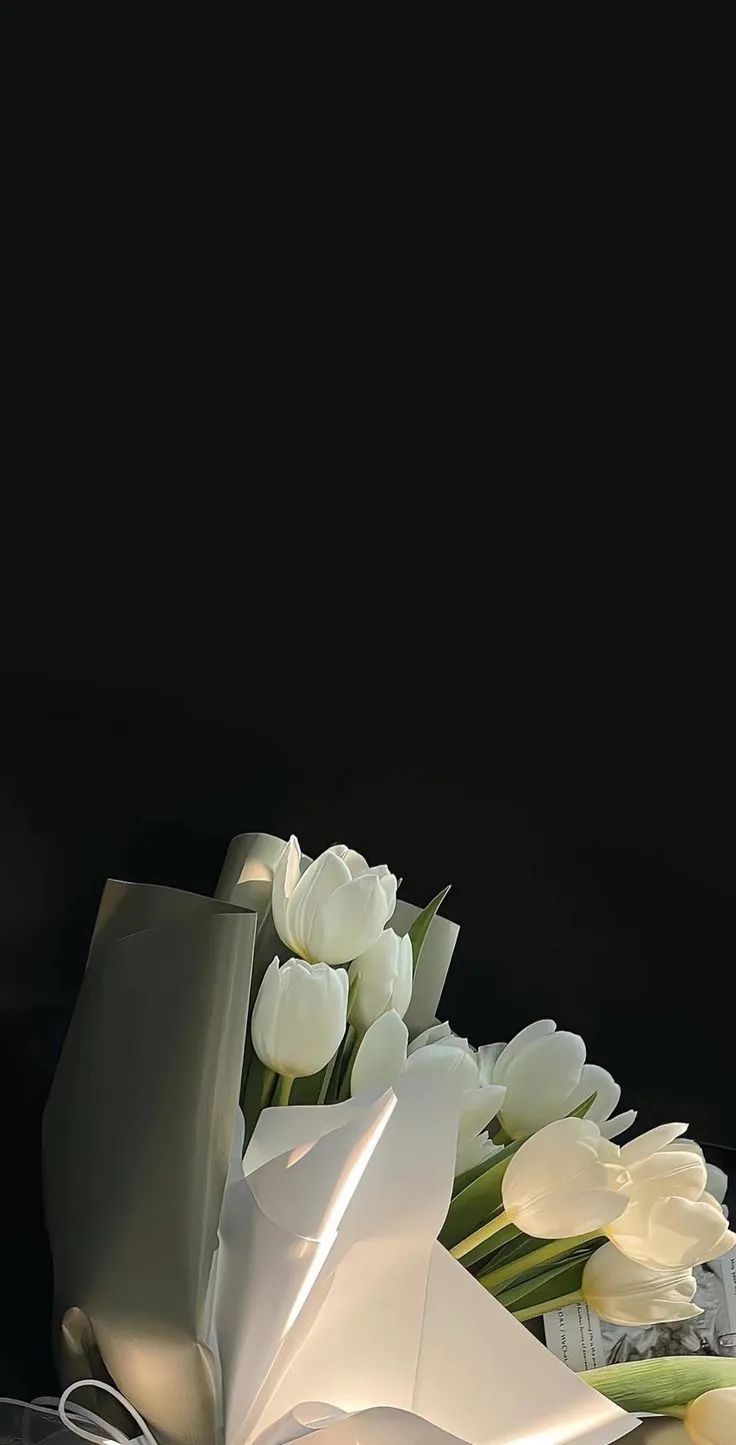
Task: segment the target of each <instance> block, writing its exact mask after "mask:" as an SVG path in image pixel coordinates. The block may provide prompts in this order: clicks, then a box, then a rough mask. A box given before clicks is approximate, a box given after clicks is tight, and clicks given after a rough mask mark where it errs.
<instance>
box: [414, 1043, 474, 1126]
mask: <svg viewBox="0 0 736 1445" xmlns="http://www.w3.org/2000/svg"><path fill="white" fill-rule="evenodd" d="M464 1042H465V1040H458V1043H459V1044H462V1043H464ZM406 1069H407V1073H412V1074H416V1073H421V1072H424V1073H428V1074H452V1075H453V1076H454V1077H455V1078H457V1079H459V1081H460V1083H461V1086H462V1088H463V1091H464V1092H466V1093H467V1092H468V1090H470V1089H477V1088H478V1077H479V1075H478V1065H477V1063H476V1062H475V1056H474V1055H473V1054H472V1053H471V1052H470V1050H469V1049H467V1048H462V1047H457V1048H456V1047H453V1045H452V1044H449V1043H447V1042H440V1043H438V1044H427V1046H426V1048H423V1049H417V1050H416V1052H415V1053H413V1054H410V1055H409V1057H408V1059H407V1061H406ZM489 1118H490V1115H489ZM485 1123H486V1124H487V1123H488V1119H486V1120H485Z"/></svg>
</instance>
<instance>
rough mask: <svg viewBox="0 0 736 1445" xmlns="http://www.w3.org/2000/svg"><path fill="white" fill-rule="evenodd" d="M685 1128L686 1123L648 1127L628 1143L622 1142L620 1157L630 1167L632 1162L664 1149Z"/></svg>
mask: <svg viewBox="0 0 736 1445" xmlns="http://www.w3.org/2000/svg"><path fill="white" fill-rule="evenodd" d="M686 1129H687V1124H658V1125H657V1128H656V1129H648V1130H647V1132H646V1134H640V1135H639V1136H638V1138H636V1139H632V1140H631V1141H630V1143H628V1144H622V1146H621V1158H622V1159H623V1162H624V1164H625V1165H626V1168H627V1169H630V1168H631V1165H632V1164H639V1163H640V1162H641V1160H642V1159H647V1158H648V1157H649V1155H650V1154H656V1153H658V1151H659V1150H660V1149H666V1147H667V1145H668V1144H671V1143H672V1142H673V1140H674V1139H679V1137H680V1135H681V1134H684V1133H685V1130H686Z"/></svg>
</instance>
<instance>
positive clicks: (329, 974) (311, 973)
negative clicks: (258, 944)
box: [251, 958, 348, 1079]
mask: <svg viewBox="0 0 736 1445" xmlns="http://www.w3.org/2000/svg"><path fill="white" fill-rule="evenodd" d="M347 1006H348V976H347V973H346V971H345V969H344V968H329V967H328V965H327V964H325V963H315V964H311V963H304V962H303V961H302V960H301V959H300V958H290V959H289V961H288V963H283V964H279V961H278V959H277V958H274V960H273V962H272V963H270V964H269V966H268V968H267V970H266V974H265V976H264V979H263V983H262V984H261V987H260V989H259V990H258V997H257V999H256V1002H255V1006H254V1009H253V1017H252V1020H251V1033H252V1036H253V1047H254V1049H255V1051H256V1053H257V1055H258V1057H259V1059H260V1060H261V1063H263V1064H265V1065H266V1067H267V1068H269V1069H273V1070H274V1071H275V1073H277V1074H282V1075H284V1076H285V1077H286V1078H288V1079H301V1078H305V1077H306V1076H308V1075H310V1074H318V1073H319V1071H320V1069H323V1068H324V1067H325V1064H327V1063H329V1061H330V1059H331V1058H332V1056H333V1054H334V1053H335V1052H336V1050H337V1048H338V1046H339V1044H340V1041H341V1039H342V1037H343V1035H344V1033H345V1027H346V1018H347Z"/></svg>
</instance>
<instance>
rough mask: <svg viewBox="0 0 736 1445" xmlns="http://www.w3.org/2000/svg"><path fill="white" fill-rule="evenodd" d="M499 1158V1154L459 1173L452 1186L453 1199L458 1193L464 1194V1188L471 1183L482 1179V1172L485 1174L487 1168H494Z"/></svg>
mask: <svg viewBox="0 0 736 1445" xmlns="http://www.w3.org/2000/svg"><path fill="white" fill-rule="evenodd" d="M497 1158H498V1155H496V1156H495V1159H484V1160H483V1163H482V1164H476V1165H474V1167H473V1168H472V1169H466V1170H465V1172H464V1174H458V1176H457V1178H456V1179H455V1183H454V1184H453V1186H452V1197H453V1199H454V1198H455V1196H456V1195H457V1194H462V1192H463V1189H467V1187H468V1185H469V1184H473V1183H474V1182H475V1180H476V1179H480V1176H481V1174H485V1172H486V1170H487V1169H492V1168H493V1165H494V1163H495V1161H496V1159H497Z"/></svg>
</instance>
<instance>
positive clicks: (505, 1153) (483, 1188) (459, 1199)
mask: <svg viewBox="0 0 736 1445" xmlns="http://www.w3.org/2000/svg"><path fill="white" fill-rule="evenodd" d="M520 1148H521V1141H520V1140H515V1141H514V1143H513V1144H508V1145H507V1147H506V1148H505V1149H504V1150H502V1152H501V1153H500V1154H496V1156H495V1158H494V1159H493V1160H492V1161H491V1163H490V1165H489V1167H488V1168H487V1169H486V1170H485V1171H484V1173H483V1174H481V1175H480V1177H479V1178H478V1179H474V1180H473V1182H472V1184H468V1185H467V1186H466V1188H465V1189H463V1190H461V1192H460V1193H459V1194H456V1195H455V1198H454V1199H453V1201H452V1203H451V1205H450V1208H449V1210H448V1213H447V1219H446V1220H445V1222H444V1224H443V1226H442V1230H441V1233H440V1243H441V1244H444V1245H445V1246H446V1247H447V1248H448V1249H452V1248H453V1246H454V1245H456V1244H459V1243H460V1240H461V1239H467V1237H468V1235H469V1234H474V1233H475V1231H476V1229H480V1227H481V1225H483V1224H487V1223H488V1221H489V1219H490V1218H491V1215H492V1214H495V1212H496V1210H497V1209H498V1207H499V1205H500V1203H501V1184H502V1182H503V1176H504V1174H505V1173H506V1170H507V1169H508V1166H509V1163H510V1161H511V1159H512V1158H513V1156H514V1154H515V1153H516V1151H517V1149H520Z"/></svg>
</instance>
